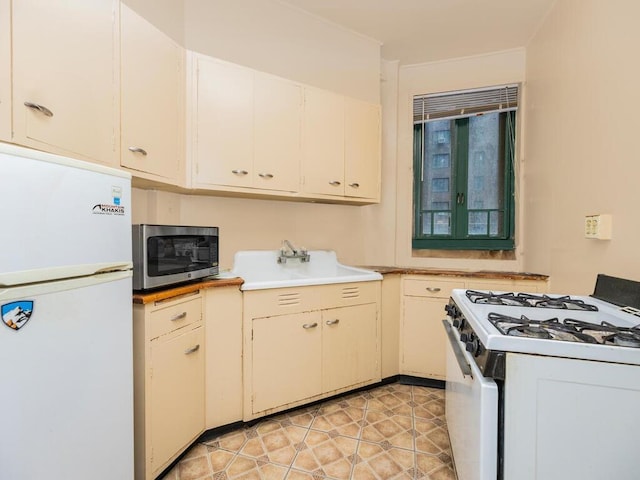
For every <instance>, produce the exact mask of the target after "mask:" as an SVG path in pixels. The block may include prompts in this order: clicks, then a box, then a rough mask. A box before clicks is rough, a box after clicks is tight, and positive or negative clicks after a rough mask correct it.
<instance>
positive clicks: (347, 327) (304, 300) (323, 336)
mask: <svg viewBox="0 0 640 480" xmlns="http://www.w3.org/2000/svg"><path fill="white" fill-rule="evenodd" d="M244 302H245V310H244V311H245V313H244V317H245V320H244V322H245V350H244V352H245V356H244V362H245V367H244V368H245V370H244V372H245V375H244V389H245V395H244V398H245V404H244V420H245V421H248V420H252V419H254V418H257V417H260V416H264V415H268V414H271V413H275V412H277V411H281V410H285V409H287V408H292V407H294V406H298V405H302V404H303V403H308V402H310V401H314V400H318V399H320V398H324V397H327V396H330V395H333V394H337V393H341V392H343V391H347V390H349V389H352V388H356V387H359V386H363V385H367V384H370V383H374V382H377V381H380V282H363V283H362V284H356V283H354V284H343V285H322V286H317V287H300V288H285V289H274V290H271V291H266V290H265V291H257V292H244ZM258 315H259V316H258Z"/></svg>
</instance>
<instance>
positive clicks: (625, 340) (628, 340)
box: [604, 331, 640, 348]
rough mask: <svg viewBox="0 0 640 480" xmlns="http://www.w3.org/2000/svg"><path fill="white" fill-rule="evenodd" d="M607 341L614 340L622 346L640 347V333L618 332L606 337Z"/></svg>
mask: <svg viewBox="0 0 640 480" xmlns="http://www.w3.org/2000/svg"><path fill="white" fill-rule="evenodd" d="M604 341H605V343H609V342H612V343H613V344H614V345H618V346H620V347H631V348H640V335H638V334H636V333H633V332H629V331H627V332H618V333H615V334H613V335H610V336H608V337H605V339H604Z"/></svg>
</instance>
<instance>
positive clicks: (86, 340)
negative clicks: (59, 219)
mask: <svg viewBox="0 0 640 480" xmlns="http://www.w3.org/2000/svg"><path fill="white" fill-rule="evenodd" d="M0 312H1V314H2V322H1V323H2V325H0V351H1V352H2V366H1V367H0V385H1V386H2V389H1V392H2V393H1V395H2V408H0V432H2V434H0V478H3V479H11V480H33V479H40V478H41V479H45V478H46V479H49V480H69V479H80V478H90V479H92V480H113V479H119V480H131V479H133V408H132V405H133V372H132V370H133V358H132V357H133V354H132V326H131V318H132V304H131V272H130V271H127V272H113V273H105V274H101V275H95V276H92V277H83V278H80V279H72V280H61V281H58V282H50V283H42V284H37V285H31V286H21V287H13V288H6V289H0Z"/></svg>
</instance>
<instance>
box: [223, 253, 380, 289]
mask: <svg viewBox="0 0 640 480" xmlns="http://www.w3.org/2000/svg"><path fill="white" fill-rule="evenodd" d="M279 255H280V252H279V251H278V250H245V251H240V252H237V253H236V254H235V256H234V261H233V269H232V270H231V274H233V275H234V276H238V277H241V278H242V279H244V284H243V285H242V287H241V289H242V290H262V289H266V288H284V287H296V286H305V285H326V284H330V283H348V282H370V281H375V280H382V275H380V274H379V273H377V272H374V271H372V270H366V269H364V268H357V267H350V266H347V265H342V264H341V263H339V262H338V258H337V256H336V253H335V252H334V251H331V250H312V251H310V252H309V255H310V260H309V261H308V262H301V261H299V260H295V259H294V260H289V261H287V262H286V263H278V256H279Z"/></svg>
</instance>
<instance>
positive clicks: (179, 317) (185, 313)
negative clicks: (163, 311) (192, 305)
mask: <svg viewBox="0 0 640 480" xmlns="http://www.w3.org/2000/svg"><path fill="white" fill-rule="evenodd" d="M186 316H187V312H182V313H178V314H176V315H174V316H173V317H171V318H170V319H169V320H171V321H172V322H175V321H176V320H180V319H182V318H184V317H186Z"/></svg>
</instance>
